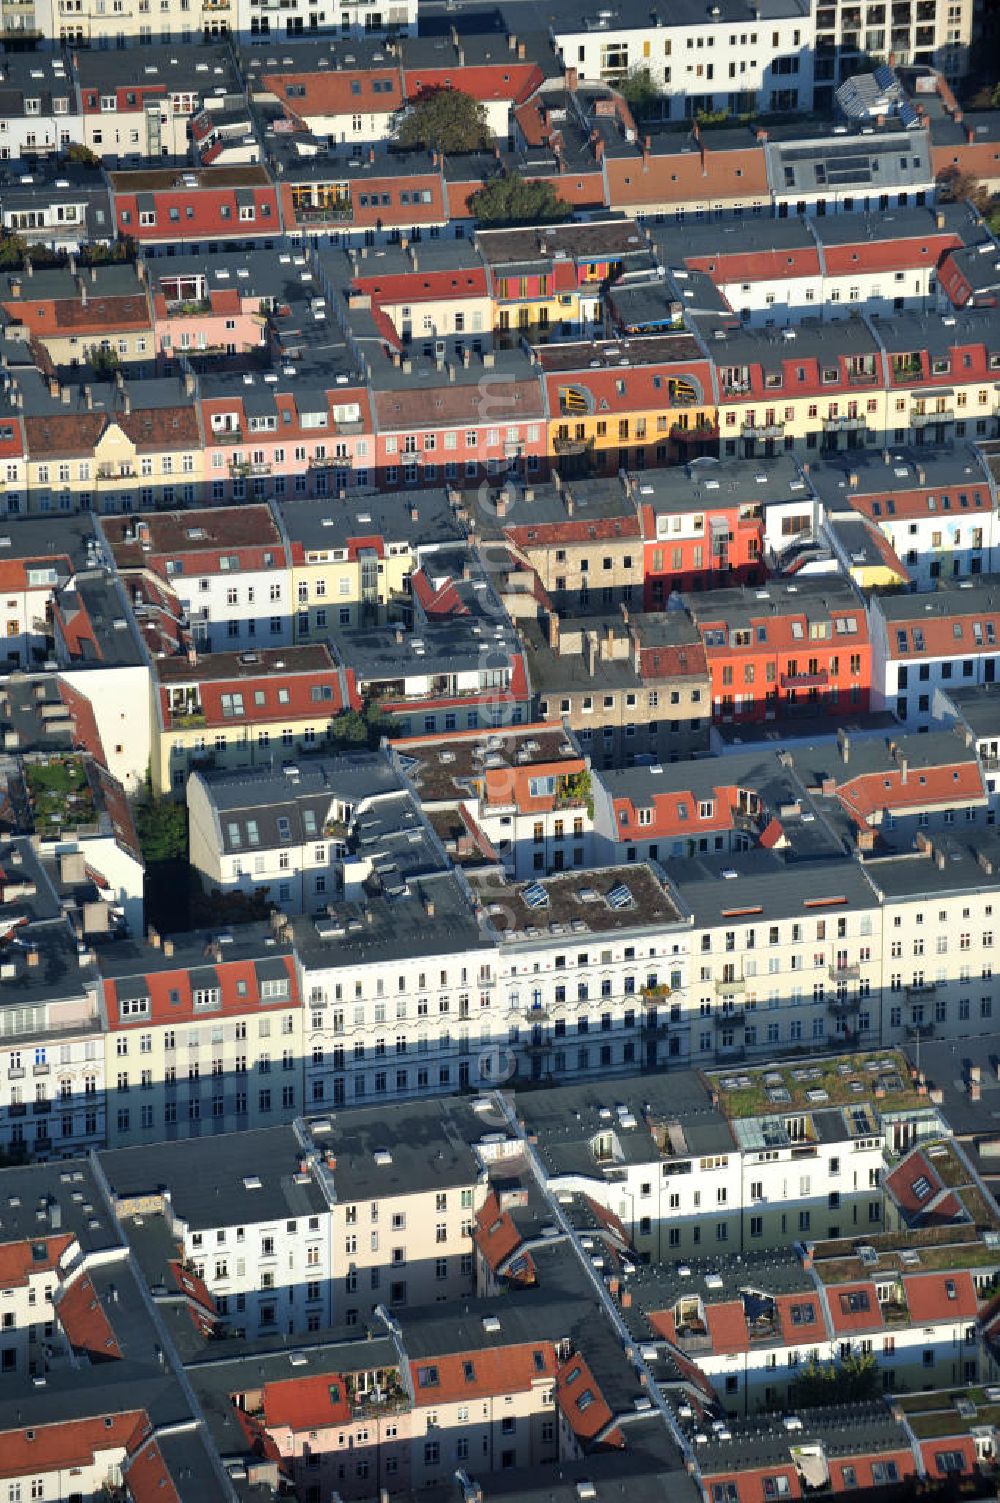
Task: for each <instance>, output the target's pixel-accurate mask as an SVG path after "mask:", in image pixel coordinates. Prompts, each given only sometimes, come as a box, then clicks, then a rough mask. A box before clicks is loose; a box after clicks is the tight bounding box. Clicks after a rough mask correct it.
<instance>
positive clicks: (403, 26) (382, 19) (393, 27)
mask: <svg viewBox="0 0 1000 1503" xmlns="http://www.w3.org/2000/svg"><path fill="white" fill-rule="evenodd" d="M317 29H321V30H323V31H333V30H336V31H337V32H338V33H339V34H340V35H341V36H345V37H346V36H356V37H367V36H371V35H372V33H375V34H378V33H379V32H388V33H394V34H396V35H405V36H415V35H416V31H417V0H390V3H388V4H385V5H379V4H376V3H373V0H340V4H339V5H338V6H337V7H336V8H335V10H331V11H329V12H328V13H327V12H323V13H320V12H318V11H317V9H316V6H315V4H309V3H307V0H293V4H291V5H284V4H279V0H236V8H235V17H234V23H233V30H234V31H236V32H238V33H239V36H240V38H241V40H244V41H251V42H254V41H261V42H263V41H265V40H266V39H267V38H268V37H288V38H290V39H293V40H294V39H296V38H302V37H304V36H307V35H309V34H310V33H312V32H315V31H316V30H317Z"/></svg>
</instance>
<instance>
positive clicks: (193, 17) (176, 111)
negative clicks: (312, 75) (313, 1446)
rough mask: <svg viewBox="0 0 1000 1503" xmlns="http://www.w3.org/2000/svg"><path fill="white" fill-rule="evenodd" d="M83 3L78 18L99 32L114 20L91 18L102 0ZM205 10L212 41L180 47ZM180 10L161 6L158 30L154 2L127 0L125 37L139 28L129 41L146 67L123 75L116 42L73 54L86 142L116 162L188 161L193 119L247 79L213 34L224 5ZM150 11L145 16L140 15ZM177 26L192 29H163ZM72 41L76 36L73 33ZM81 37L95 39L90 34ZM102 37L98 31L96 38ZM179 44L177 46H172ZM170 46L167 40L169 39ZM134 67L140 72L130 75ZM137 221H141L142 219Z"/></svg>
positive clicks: (121, 19)
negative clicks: (214, 17) (211, 15)
mask: <svg viewBox="0 0 1000 1503" xmlns="http://www.w3.org/2000/svg"><path fill="white" fill-rule="evenodd" d="M58 3H59V5H60V7H65V8H66V9H67V10H68V7H69V5H70V4H72V3H74V0H58ZM76 3H77V4H79V5H80V9H79V10H78V11H77V12H76V14H78V15H80V16H82V17H85V19H83V20H81V21H80V22H77V23H75V24H76V26H77V27H80V26H83V27H86V25H87V20H88V19H89V21H90V24H91V25H92V26H93V27H94V29H95V31H96V32H98V33H99V32H100V31H103V30H105V28H106V27H107V22H100V21H97V19H96V16H94V15H92V16H91V17H89V18H86V12H87V11H88V10H90V9H91V3H93V8H94V11H95V12H96V11H97V10H98V3H99V0H82V3H81V0H76ZM203 9H204V11H205V12H206V20H205V32H206V35H205V39H204V41H199V44H198V46H196V47H191V46H184V45H181V46H178V45H177V41H178V40H180V41H182V42H185V41H186V42H190V41H191V40H192V39H197V38H198V36H199V33H200V32H201V29H202V27H201V14H202V10H203ZM177 10H178V12H181V14H177V15H170V12H169V7H168V10H167V15H166V17H164V14H163V12H162V10H161V12H160V17H159V20H160V25H159V28H158V34H157V35H156V36H154V35H153V24H152V17H151V14H150V10H149V6H148V0H147V3H146V6H145V9H144V0H123V3H122V6H121V8H120V9H119V10H116V11H115V12H114V17H115V23H116V26H117V28H118V31H119V35H121V34H122V33H123V32H125V33H126V34H128V33H129V31H130V27H135V31H134V32H132V33H131V35H130V38H129V39H130V40H131V41H134V42H139V43H141V44H142V67H141V68H135V69H132V68H126V70H125V72H126V77H125V79H124V81H123V77H122V67H121V59H120V58H118V57H117V56H116V55H115V54H116V50H117V45H118V44H117V43H116V48H115V49H114V50H110V49H109V48H108V47H107V46H106V45H105V47H102V46H100V45H99V44H98V45H96V46H95V45H84V46H83V47H82V48H81V49H79V50H78V51H77V52H75V53H74V55H73V72H74V76H75V80H76V82H77V85H78V88H79V93H80V102H81V107H82V116H83V118H82V122H81V123H82V127H83V129H82V133H81V140H82V142H83V144H84V145H85V146H87V147H88V148H89V149H90V150H91V151H93V152H94V153H95V154H96V155H97V156H99V157H101V158H102V159H103V160H104V161H105V162H107V164H108V165H109V166H119V165H123V164H125V163H137V162H159V161H161V160H162V159H163V158H166V159H168V160H172V161H174V162H186V161H187V160H188V145H189V141H190V132H191V122H192V120H193V119H194V118H195V117H196V116H197V115H198V114H199V113H200V111H202V110H204V109H210V110H218V109H222V108H224V107H225V105H226V104H227V103H228V102H229V100H230V99H231V98H232V97H233V96H236V97H238V96H239V94H240V93H241V83H240V78H239V74H238V73H237V70H236V66H235V63H234V60H233V56H232V54H231V53H230V51H229V49H228V48H227V47H226V46H225V45H221V46H220V45H219V44H218V43H210V42H209V40H208V35H207V33H208V30H209V25H210V22H209V19H208V16H207V12H209V11H210V10H213V11H216V13H217V14H218V15H219V16H220V17H221V18H223V19H224V12H223V10H222V7H218V8H216V6H213V4H212V0H207V3H205V0H195V8H194V9H193V10H192V8H191V6H190V3H188V4H187V5H178V6H177ZM143 15H145V16H146V17H147V19H146V21H145V22H144V21H142V20H141V19H140V18H141V17H142V16H143ZM173 27H177V28H178V31H180V30H182V29H183V30H185V31H186V32H187V35H186V36H184V37H180V36H178V37H171V36H170V35H169V34H168V35H166V36H165V35H164V34H163V32H164V30H167V31H168V32H169V31H170V30H172V29H173ZM67 40H69V38H67ZM74 40H77V41H81V42H83V43H84V44H87V43H90V42H91V38H90V37H89V36H78V37H76V38H74ZM94 40H95V41H97V37H95V38H94ZM171 42H173V45H169V44H170V43H171ZM165 43H166V44H168V45H164V44H165ZM132 72H135V74H136V75H137V76H136V77H135V78H131V79H130V78H129V76H128V75H130V74H131V73H132ZM137 222H138V221H137Z"/></svg>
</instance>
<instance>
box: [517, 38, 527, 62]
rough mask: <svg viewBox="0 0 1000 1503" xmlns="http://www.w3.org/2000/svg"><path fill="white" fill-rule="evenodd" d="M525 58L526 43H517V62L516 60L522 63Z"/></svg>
mask: <svg viewBox="0 0 1000 1503" xmlns="http://www.w3.org/2000/svg"><path fill="white" fill-rule="evenodd" d="M527 56H528V44H527V42H518V44H517V60H518V62H519V63H523V62H524V60H525V58H526V57H527Z"/></svg>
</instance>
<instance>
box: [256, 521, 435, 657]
mask: <svg viewBox="0 0 1000 1503" xmlns="http://www.w3.org/2000/svg"><path fill="white" fill-rule="evenodd" d="M276 513H277V516H278V520H279V525H280V527H281V530H282V533H283V535H284V537H285V538H286V539H287V540H288V545H289V556H290V559H291V572H292V592H293V597H294V601H295V614H294V621H295V634H296V640H297V641H305V640H308V639H309V638H310V636H314V635H319V636H322V634H323V633H324V632H325V631H326V629H327V627H328V625H329V624H331V623H333V621H334V619H336V624H337V625H338V626H353V627H360V626H381V625H384V624H385V623H386V622H387V621H389V620H390V619H393V620H405V619H407V618H408V617H412V613H413V602H412V591H411V578H412V575H413V573H414V571H415V570H417V569H419V568H421V567H423V566H425V565H426V566H427V567H428V568H429V569H430V570H431V572H433V571H434V567H435V558H436V556H437V555H438V554H449V553H450V550H452V549H455V548H458V549H460V550H461V551H464V542H465V529H464V527H463V525H462V523H461V522H460V520H459V516H458V507H457V505H456V501H455V497H454V496H452V495H451V494H449V493H448V492H447V491H446V492H443V493H440V494H438V493H435V492H433V491H428V492H425V493H424V494H422V495H420V496H419V497H417V496H414V495H412V494H410V493H408V492H405V491H395V492H392V493H386V494H384V495H375V496H366V497H364V499H363V500H361V501H360V502H359V508H358V510H352V511H345V510H344V509H343V508H342V507H341V506H340V505H334V504H333V500H332V498H331V500H330V504H328V505H327V506H325V507H323V506H319V505H318V504H317V502H316V501H315V500H308V501H307V500H284V501H282V502H280V503H279V504H278V505H277V507H276Z"/></svg>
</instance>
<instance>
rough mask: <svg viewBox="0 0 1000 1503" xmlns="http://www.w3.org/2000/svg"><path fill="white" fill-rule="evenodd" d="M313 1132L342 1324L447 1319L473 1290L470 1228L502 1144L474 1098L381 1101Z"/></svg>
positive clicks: (315, 1124) (320, 1121) (313, 1125)
mask: <svg viewBox="0 0 1000 1503" xmlns="http://www.w3.org/2000/svg"><path fill="white" fill-rule="evenodd" d="M309 1131H310V1135H311V1141H312V1143H313V1144H314V1145H315V1147H316V1149H317V1151H318V1153H319V1164H320V1165H321V1166H322V1167H321V1169H320V1170H319V1171H317V1172H320V1173H321V1174H322V1175H323V1177H324V1180H325V1182H326V1183H327V1184H328V1185H329V1186H331V1187H332V1192H333V1193H332V1194H331V1197H330V1199H331V1207H330V1216H331V1222H330V1229H331V1237H332V1260H333V1261H332V1266H333V1270H334V1280H333V1297H332V1308H333V1311H334V1316H333V1319H334V1321H335V1322H337V1323H342V1324H345V1325H347V1326H356V1325H362V1326H367V1325H370V1324H371V1323H372V1322H373V1320H374V1319H375V1318H376V1311H377V1309H378V1307H379V1306H382V1307H387V1308H388V1309H389V1310H391V1311H393V1312H398V1311H402V1310H404V1309H411V1308H419V1307H423V1306H432V1307H436V1308H437V1313H438V1315H441V1314H442V1313H443V1312H442V1309H441V1307H442V1306H443V1305H446V1304H450V1303H451V1302H453V1301H457V1300H460V1299H462V1298H464V1297H468V1296H470V1295H472V1294H473V1293H474V1291H475V1272H474V1268H473V1249H472V1227H473V1223H474V1220H475V1217H476V1214H477V1213H478V1212H479V1210H480V1209H481V1207H482V1206H483V1204H484V1202H485V1200H486V1195H487V1179H486V1174H487V1171H486V1158H487V1157H490V1156H493V1155H498V1154H502V1152H503V1149H502V1147H500V1146H498V1145H499V1144H501V1143H502V1140H503V1137H504V1135H503V1133H502V1132H499V1131H498V1129H497V1127H496V1124H495V1123H494V1122H493V1121H492V1120H491V1121H490V1122H489V1123H488V1124H487V1123H484V1119H483V1114H482V1112H480V1111H479V1110H477V1106H476V1103H475V1102H474V1101H470V1100H466V1099H463V1098H461V1097H447V1098H445V1099H443V1100H440V1101H422V1102H421V1101H414V1102H407V1103H405V1104H403V1103H398V1104H394V1105H387V1104H386V1103H384V1102H383V1103H380V1104H379V1105H377V1106H372V1107H366V1108H359V1109H358V1110H356V1111H351V1112H349V1113H346V1114H341V1115H338V1116H336V1117H334V1118H330V1119H327V1118H323V1117H318V1118H314V1119H312V1120H311V1122H310V1127H309ZM491 1134H492V1136H491ZM484 1140H487V1141H484ZM481 1143H482V1146H480V1145H481ZM510 1146H511V1145H510V1144H508V1147H510Z"/></svg>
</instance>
